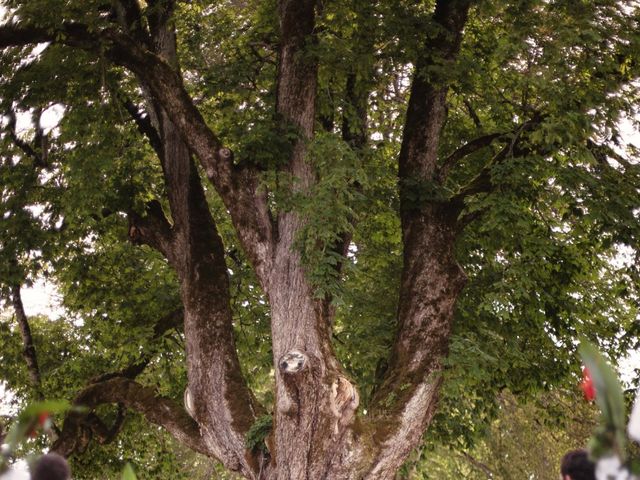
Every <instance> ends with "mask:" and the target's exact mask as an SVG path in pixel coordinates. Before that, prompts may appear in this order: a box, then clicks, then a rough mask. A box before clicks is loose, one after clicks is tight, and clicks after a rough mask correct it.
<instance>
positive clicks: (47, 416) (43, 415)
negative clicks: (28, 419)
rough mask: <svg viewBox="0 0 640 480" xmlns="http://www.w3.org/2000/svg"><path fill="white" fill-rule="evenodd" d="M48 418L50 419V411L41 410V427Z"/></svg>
mask: <svg viewBox="0 0 640 480" xmlns="http://www.w3.org/2000/svg"><path fill="white" fill-rule="evenodd" d="M47 420H49V412H41V413H40V415H38V425H40V426H41V427H44V426H45V424H46V423H47Z"/></svg>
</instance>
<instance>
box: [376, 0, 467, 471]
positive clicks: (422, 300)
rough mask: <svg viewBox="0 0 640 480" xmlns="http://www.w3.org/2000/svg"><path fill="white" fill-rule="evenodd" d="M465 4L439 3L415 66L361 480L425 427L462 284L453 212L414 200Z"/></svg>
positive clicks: (391, 466) (432, 146)
mask: <svg viewBox="0 0 640 480" xmlns="http://www.w3.org/2000/svg"><path fill="white" fill-rule="evenodd" d="M471 3H472V2H471V0H438V1H437V3H436V7H435V11H434V13H433V17H432V20H433V22H434V23H435V24H436V25H437V30H436V31H437V33H436V34H435V36H431V37H429V38H428V39H427V42H426V44H425V46H424V50H423V51H422V52H421V55H420V57H419V58H418V59H417V61H416V63H415V64H416V69H415V72H414V75H413V80H412V85H411V95H410V99H409V105H408V109H407V116H406V121H405V128H404V132H403V141H402V146H401V149H400V155H399V159H398V163H399V169H398V173H399V184H400V216H401V225H402V240H403V246H404V253H403V269H402V275H401V285H400V299H399V303H398V314H397V315H398V330H397V333H396V338H395V341H394V345H393V348H392V352H391V356H390V359H389V368H388V369H387V372H386V374H385V377H384V380H383V382H382V384H381V385H380V388H378V389H377V390H376V392H375V394H374V397H373V399H372V403H371V419H372V423H373V427H374V430H375V431H376V434H375V435H376V437H377V438H376V439H377V443H378V445H379V447H378V451H377V452H376V453H375V456H374V460H373V467H372V468H371V470H369V471H368V472H367V474H366V475H364V478H367V479H369V478H371V479H373V478H382V477H392V476H393V474H394V472H395V470H396V469H397V465H399V464H400V462H401V461H402V459H404V458H406V455H407V454H408V453H409V452H410V449H411V448H412V446H413V445H416V444H417V443H418V442H419V441H420V438H421V436H422V434H423V432H424V430H425V429H426V427H427V426H428V425H429V423H430V422H431V419H432V417H433V414H434V412H435V408H436V405H437V400H438V394H439V391H440V386H441V384H442V373H441V372H442V368H443V367H442V362H443V359H444V357H445V356H446V354H447V351H448V345H449V337H450V333H451V324H452V321H453V313H454V306H455V302H456V300H457V297H458V295H459V292H460V291H461V289H462V287H463V285H464V282H465V278H466V277H465V276H464V273H463V272H462V270H461V269H460V267H459V265H458V264H457V262H456V259H455V252H454V245H455V239H456V238H455V237H456V230H455V220H456V218H457V211H455V209H453V208H451V205H450V204H448V203H447V202H439V201H431V200H427V201H416V198H415V193H416V192H415V185H421V184H425V183H426V184H432V183H433V182H437V181H438V178H437V174H438V162H437V153H438V147H439V138H440V135H441V132H442V128H443V126H444V122H445V119H446V111H447V108H446V98H447V93H448V90H449V80H448V79H447V78H446V77H445V76H442V75H439V74H438V73H437V72H441V71H443V70H445V69H446V67H447V66H449V65H452V64H453V63H454V62H455V61H456V59H457V55H458V51H459V49H460V44H461V42H462V31H463V28H464V25H465V23H466V21H467V15H468V11H469V8H470V6H471ZM434 67H436V68H434Z"/></svg>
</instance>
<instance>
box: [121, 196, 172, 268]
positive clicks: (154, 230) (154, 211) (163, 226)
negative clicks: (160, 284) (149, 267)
mask: <svg viewBox="0 0 640 480" xmlns="http://www.w3.org/2000/svg"><path fill="white" fill-rule="evenodd" d="M129 239H130V240H131V242H132V243H134V244H136V245H142V244H144V245H149V246H150V247H153V248H155V249H156V250H158V251H159V252H160V253H162V254H163V255H164V256H165V258H166V259H167V260H169V262H170V263H174V262H175V261H176V258H175V250H174V238H173V232H172V227H171V224H170V223H169V220H167V217H166V216H165V214H164V212H163V210H162V205H160V202H159V201H157V200H152V201H150V202H148V203H147V206H146V215H145V216H141V215H139V214H137V213H136V212H133V211H131V212H129Z"/></svg>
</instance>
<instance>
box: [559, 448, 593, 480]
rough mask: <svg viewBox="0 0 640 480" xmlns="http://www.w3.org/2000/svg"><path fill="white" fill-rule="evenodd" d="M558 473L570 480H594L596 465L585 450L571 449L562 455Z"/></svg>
mask: <svg viewBox="0 0 640 480" xmlns="http://www.w3.org/2000/svg"><path fill="white" fill-rule="evenodd" d="M560 473H561V474H562V476H563V477H564V476H565V475H569V476H570V477H571V480H596V465H595V463H593V462H592V461H591V460H589V455H588V454H587V451H586V450H572V451H570V452H568V453H567V454H566V455H565V456H564V457H562V463H561V464H560Z"/></svg>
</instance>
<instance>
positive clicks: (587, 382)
mask: <svg viewBox="0 0 640 480" xmlns="http://www.w3.org/2000/svg"><path fill="white" fill-rule="evenodd" d="M580 388H581V389H582V393H584V398H586V399H587V400H588V401H592V400H593V399H594V398H596V389H595V387H594V386H593V380H592V379H591V374H590V373H589V369H588V368H587V367H582V382H581V383H580Z"/></svg>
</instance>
